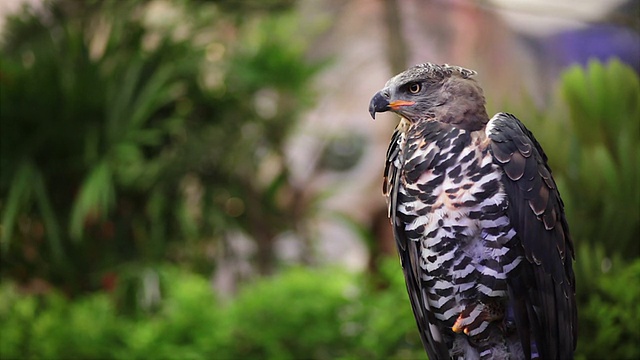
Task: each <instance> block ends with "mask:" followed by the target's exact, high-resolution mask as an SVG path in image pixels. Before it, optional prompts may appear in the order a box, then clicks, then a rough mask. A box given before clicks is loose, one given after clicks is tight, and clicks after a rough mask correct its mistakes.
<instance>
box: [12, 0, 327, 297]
mask: <svg viewBox="0 0 640 360" xmlns="http://www.w3.org/2000/svg"><path fill="white" fill-rule="evenodd" d="M245 3H246V5H247V6H249V8H251V7H252V6H251V3H253V2H251V1H248V2H243V4H245ZM270 3H271V4H272V5H274V6H275V4H276V3H277V2H276V1H271V2H270ZM285 3H287V2H282V4H283V5H284V4H285ZM284 8H286V6H284V7H283V9H284ZM224 9H226V8H225V7H219V6H217V3H216V2H189V1H174V2H163V1H126V2H121V1H104V2H103V1H88V2H75V1H52V2H47V3H45V6H44V8H43V9H41V10H33V9H30V8H26V9H25V10H24V11H23V13H21V14H19V15H17V16H13V17H10V18H9V19H8V20H7V26H6V29H5V33H6V36H5V39H4V42H3V44H2V48H1V56H0V68H1V69H2V70H1V73H0V84H1V86H2V92H1V94H0V101H1V103H2V107H1V108H0V121H1V127H2V132H1V142H0V143H1V145H0V146H1V151H2V156H1V158H0V166H1V168H2V172H1V175H0V191H1V192H0V201H1V203H0V206H1V216H2V239H1V241H0V242H1V245H2V260H3V262H4V266H3V267H2V274H3V276H7V275H8V276H11V277H13V278H16V279H19V280H20V281H23V282H26V281H29V280H31V279H33V278H41V279H45V280H46V281H48V282H50V283H52V284H54V285H56V286H62V287H64V288H65V289H66V291H67V292H70V293H76V292H78V291H82V290H88V289H96V288H98V287H100V286H101V285H100V283H101V282H100V277H101V274H102V273H105V272H108V271H110V270H111V269H113V268H114V267H117V266H120V264H123V263H126V262H128V261H134V260H135V261H141V262H155V261H161V260H164V259H167V258H169V259H173V260H177V261H182V260H184V262H186V263H188V265H190V266H194V267H195V270H198V271H202V272H210V271H211V270H212V269H211V266H212V265H211V264H212V263H213V262H212V259H211V257H208V258H207V257H204V256H205V255H203V253H204V251H200V250H197V251H191V250H189V249H191V248H194V247H195V248H197V247H198V246H197V245H194V244H196V243H197V242H201V243H203V245H202V247H203V248H206V247H208V248H213V249H215V251H217V252H220V251H222V250H221V248H222V247H223V246H224V242H225V241H226V240H227V239H228V234H229V233H232V232H237V231H240V232H243V233H246V234H248V235H249V236H250V237H251V238H252V239H254V240H255V241H256V242H257V244H258V250H259V251H258V252H257V256H258V258H257V263H258V266H259V268H260V270H261V271H263V272H268V271H269V270H270V269H271V268H272V267H273V265H274V259H273V256H272V242H273V239H274V238H275V237H276V236H277V235H278V234H279V233H281V232H283V231H287V230H291V229H299V228H300V227H301V225H300V223H299V221H300V219H301V218H302V216H303V215H304V214H305V211H306V207H305V206H306V204H303V203H300V196H297V193H299V192H300V191H301V190H300V189H293V188H292V187H291V184H290V182H289V181H288V178H289V171H288V168H287V162H286V161H285V159H284V151H283V148H284V146H285V142H286V140H287V139H288V136H289V135H290V133H291V130H292V129H293V127H294V126H295V124H296V120H297V119H298V116H299V114H300V112H301V111H302V110H303V109H304V108H306V107H307V106H309V105H311V104H312V98H313V97H312V90H311V89H310V87H309V81H310V80H311V78H312V77H313V76H314V75H315V74H316V73H317V71H318V70H319V69H320V66H321V64H319V63H311V62H310V61H308V60H306V59H305V58H304V53H305V50H306V45H305V43H304V42H303V41H302V39H301V38H298V37H296V36H295V35H292V34H293V33H294V31H292V29H295V28H297V27H298V25H299V24H298V21H297V20H296V18H295V16H293V15H292V14H291V13H290V12H287V11H284V10H282V11H279V12H275V13H273V12H272V13H270V14H269V15H270V16H265V15H264V14H262V11H263V10H264V9H256V12H251V11H250V10H249V9H248V8H247V9H245V8H244V7H241V9H244V10H243V11H245V12H244V13H243V17H237V16H236V14H235V13H228V12H225V11H226V10H224ZM239 9H240V8H239ZM278 9H280V8H278ZM206 242H209V243H210V244H209V245H207V244H206ZM185 259H186V260H185ZM43 264H46V265H45V266H42V265H43Z"/></svg>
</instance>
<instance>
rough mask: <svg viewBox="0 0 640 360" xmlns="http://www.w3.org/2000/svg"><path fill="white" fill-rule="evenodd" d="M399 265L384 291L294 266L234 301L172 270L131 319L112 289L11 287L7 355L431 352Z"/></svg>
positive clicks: (381, 355)
mask: <svg viewBox="0 0 640 360" xmlns="http://www.w3.org/2000/svg"><path fill="white" fill-rule="evenodd" d="M390 265H392V266H385V268H386V269H389V270H390V271H389V272H388V273H389V274H390V275H392V276H393V279H389V280H390V286H389V287H388V288H386V289H384V290H379V289H374V288H371V287H369V286H368V285H367V284H368V283H367V282H366V281H363V278H362V276H361V275H358V274H353V273H347V272H344V271H342V270H338V269H301V268H293V269H289V270H287V271H285V272H284V273H282V274H280V275H279V276H277V277H275V278H264V279H262V280H258V281H256V282H255V283H252V284H248V285H247V286H246V287H245V288H244V289H243V290H242V291H241V292H240V294H239V295H238V297H237V298H236V299H235V300H234V301H233V302H224V301H221V300H220V299H217V298H216V297H215V296H214V295H213V294H212V292H211V289H210V286H209V284H208V283H207V281H206V280H205V279H204V278H202V277H200V276H199V275H193V274H191V273H188V272H185V271H183V270H177V269H176V268H173V267H164V268H162V269H160V270H159V271H158V272H159V277H160V279H161V282H162V283H163V286H162V288H163V289H166V290H164V291H163V293H162V300H161V302H160V305H159V307H158V308H157V309H156V310H154V311H148V312H145V313H140V314H138V315H137V316H135V317H130V316H123V315H122V314H121V313H120V312H119V311H118V309H117V307H115V306H114V305H113V304H114V301H113V300H114V299H113V297H111V296H110V295H108V294H105V293H94V294H91V295H87V296H85V297H83V298H81V299H78V300H74V301H69V300H67V299H66V298H65V297H64V296H61V295H60V294H59V293H57V292H52V293H49V294H47V295H46V296H36V295H27V296H25V295H22V294H19V293H17V292H16V288H15V287H14V286H11V285H7V284H5V285H3V286H1V287H0V298H2V299H3V301H2V303H0V321H1V322H2V324H3V326H4V327H6V329H7V330H8V331H6V332H4V331H3V336H2V337H0V358H3V359H17V358H47V359H56V358H65V359H76V358H78V359H79V358H82V359H177V358H180V359H302V358H305V359H309V358H312V359H357V358H369V359H389V358H407V356H411V357H421V356H422V350H421V347H420V345H419V342H420V339H419V337H418V335H417V334H416V332H415V329H414V327H415V323H414V321H413V318H412V317H411V310H410V309H409V308H408V307H405V306H402V307H398V306H397V302H396V301H398V300H403V298H404V291H405V290H404V282H403V279H402V275H401V273H399V272H398V271H396V270H397V268H396V267H397V262H395V261H393V263H392V264H391V263H390ZM398 275H399V276H398ZM328 280H329V281H328ZM265 329H268V331H266V330H265Z"/></svg>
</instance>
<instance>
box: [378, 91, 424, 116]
mask: <svg viewBox="0 0 640 360" xmlns="http://www.w3.org/2000/svg"><path fill="white" fill-rule="evenodd" d="M413 104H415V102H414V101H406V100H394V101H392V102H389V100H388V98H387V97H386V96H384V95H382V91H378V92H377V93H376V94H375V95H374V96H373V98H372V99H371V102H370V103H369V114H371V117H372V118H373V119H375V118H376V113H379V112H385V111H389V110H394V111H395V110H398V109H400V108H401V107H402V106H409V105H413Z"/></svg>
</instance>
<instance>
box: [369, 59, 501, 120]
mask: <svg viewBox="0 0 640 360" xmlns="http://www.w3.org/2000/svg"><path fill="white" fill-rule="evenodd" d="M475 74H476V72H475V71H473V70H469V69H465V68H462V67H459V66H451V65H446V64H445V65H436V64H431V63H425V64H420V65H416V66H413V67H411V68H409V69H407V70H406V71H404V72H403V73H400V74H398V75H396V76H394V77H392V78H391V79H390V80H389V81H387V83H386V85H385V87H384V88H383V89H382V90H380V91H378V92H377V93H376V94H375V95H374V96H373V98H372V99H371V102H370V104H369V113H371V117H373V118H374V119H375V116H376V113H378V112H386V111H392V112H395V113H397V114H399V115H400V116H402V117H404V118H406V119H407V120H409V121H410V122H417V121H420V120H427V119H435V120H437V121H441V122H445V123H450V124H453V125H456V126H458V127H461V128H464V129H467V130H479V129H481V128H482V127H483V126H484V125H485V124H486V123H487V121H488V120H489V118H488V116H487V112H486V110H485V108H484V104H485V101H484V95H483V94H482V89H481V88H480V85H479V84H478V83H477V82H476V81H475V80H474V79H473V78H472V77H473V75H475Z"/></svg>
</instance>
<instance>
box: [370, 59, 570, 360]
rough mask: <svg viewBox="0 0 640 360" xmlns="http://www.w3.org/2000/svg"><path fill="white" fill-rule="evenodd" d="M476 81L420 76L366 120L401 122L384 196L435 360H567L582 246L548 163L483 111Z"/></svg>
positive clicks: (379, 102)
mask: <svg viewBox="0 0 640 360" xmlns="http://www.w3.org/2000/svg"><path fill="white" fill-rule="evenodd" d="M473 75H475V72H474V71H472V70H468V69H464V68H461V67H457V66H449V65H435V64H429V63H427V64H422V65H417V66H414V67H412V68H409V69H408V70H407V71H405V72H403V73H401V74H399V75H397V76H395V77H393V78H392V79H390V80H389V81H388V82H387V84H386V85H385V87H384V89H382V90H380V91H379V92H378V93H377V94H376V95H375V96H374V97H373V99H372V100H371V104H370V107H369V111H370V113H371V116H373V117H375V113H376V112H384V111H393V112H395V113H397V114H399V115H400V116H401V120H400V124H399V125H398V127H397V128H396V131H395V132H394V134H393V137H392V140H391V144H390V145H389V150H388V152H387V163H386V168H385V180H384V193H385V195H386V196H387V199H388V204H389V217H390V219H391V223H392V226H393V230H394V236H395V239H396V243H397V247H398V251H399V254H400V259H401V262H402V267H403V270H404V275H405V280H406V283H407V290H408V292H409V298H410V302H411V306H412V308H413V312H414V315H415V318H416V321H417V323H418V328H419V331H420V335H421V337H422V342H423V344H424V347H425V350H426V351H427V354H428V356H429V358H430V359H431V360H440V359H449V358H463V359H531V358H540V359H569V358H572V357H573V351H574V349H575V345H576V329H577V319H576V318H577V312H576V307H575V296H574V293H575V282H574V275H573V270H572V259H573V252H574V251H573V245H572V242H571V238H570V237H569V229H568V225H567V221H566V219H565V215H564V209H563V203H562V200H561V199H560V194H559V193H558V190H557V188H556V184H555V182H554V180H553V177H552V176H551V170H550V169H549V166H548V165H547V158H546V155H545V154H544V152H543V151H542V148H541V147H540V144H538V142H537V141H536V139H535V138H534V137H533V135H532V134H531V132H530V131H529V130H527V129H526V128H525V126H524V125H523V124H522V123H521V122H520V121H519V120H518V119H516V118H515V117H514V116H513V115H510V114H506V113H498V114H496V115H494V116H493V117H492V118H491V119H489V117H488V116H487V113H486V110H485V101H484V96H483V94H482V89H481V88H480V86H479V85H478V83H477V82H476V81H475V80H474V79H473V78H472V77H473Z"/></svg>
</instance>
